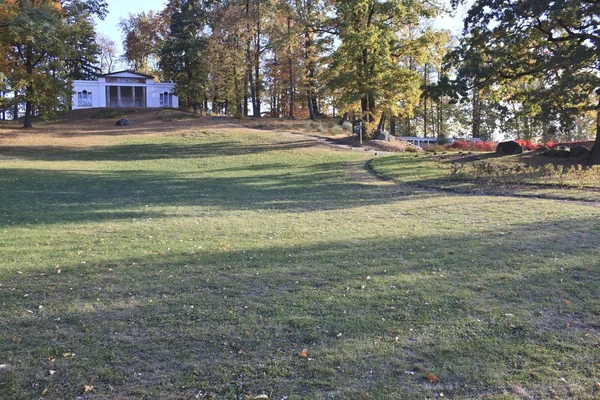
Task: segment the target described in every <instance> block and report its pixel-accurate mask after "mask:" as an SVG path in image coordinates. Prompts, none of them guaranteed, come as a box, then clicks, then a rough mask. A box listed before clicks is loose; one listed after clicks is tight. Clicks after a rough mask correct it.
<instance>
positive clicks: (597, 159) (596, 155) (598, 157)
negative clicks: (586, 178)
mask: <svg viewBox="0 0 600 400" xmlns="http://www.w3.org/2000/svg"><path fill="white" fill-rule="evenodd" d="M589 163H590V165H597V164H600V100H598V106H597V110H596V141H595V142H594V147H592V152H591V153H590V158H589Z"/></svg>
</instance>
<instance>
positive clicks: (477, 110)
mask: <svg viewBox="0 0 600 400" xmlns="http://www.w3.org/2000/svg"><path fill="white" fill-rule="evenodd" d="M472 107H473V121H472V124H471V136H472V137H473V138H478V137H481V102H480V101H479V90H478V89H477V88H473V101H472Z"/></svg>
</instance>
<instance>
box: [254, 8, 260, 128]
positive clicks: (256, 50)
mask: <svg viewBox="0 0 600 400" xmlns="http://www.w3.org/2000/svg"><path fill="white" fill-rule="evenodd" d="M260 2H261V0H258V1H257V2H256V35H255V38H256V42H255V43H254V96H255V100H254V102H255V103H256V108H255V109H254V118H260V28H261V27H260Z"/></svg>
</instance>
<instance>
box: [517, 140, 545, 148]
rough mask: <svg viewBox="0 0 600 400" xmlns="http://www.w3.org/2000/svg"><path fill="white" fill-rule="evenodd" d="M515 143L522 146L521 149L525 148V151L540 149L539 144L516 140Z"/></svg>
mask: <svg viewBox="0 0 600 400" xmlns="http://www.w3.org/2000/svg"><path fill="white" fill-rule="evenodd" d="M515 142H517V143H519V144H520V145H521V147H522V148H523V150H537V149H538V147H540V145H539V144H535V143H533V142H530V141H528V140H523V139H515Z"/></svg>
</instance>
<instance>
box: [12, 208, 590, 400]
mask: <svg viewBox="0 0 600 400" xmlns="http://www.w3.org/2000/svg"><path fill="white" fill-rule="evenodd" d="M582 227H586V229H585V231H586V232H589V234H590V237H588V238H587V239H588V240H589V241H590V242H591V243H593V242H596V243H597V242H598V240H599V239H600V238H599V232H600V229H599V228H600V224H599V223H598V221H589V220H585V221H584V220H577V219H565V220H558V221H552V222H547V223H540V224H534V225H515V226H514V227H513V234H512V235H511V236H510V237H507V236H506V235H503V234H501V233H500V232H494V233H491V234H490V235H488V236H486V237H484V238H481V237H465V236H464V235H459V234H456V235H454V234H452V235H432V236H430V237H426V238H419V239H408V240H396V239H378V240H362V241H361V243H360V246H357V244H356V242H354V241H351V242H350V241H337V242H336V241H331V242H328V243H322V244H314V245H306V246H291V247H285V248H284V247H278V246H274V247H272V248H261V249H256V250H251V251H248V250H246V251H215V252H209V253H203V254H191V253H180V254H170V255H169V254H167V255H166V256H165V257H146V258H132V259H128V260H124V259H119V260H107V261H106V262H102V263H97V264H95V265H86V266H82V265H71V266H64V271H63V273H62V274H60V275H58V274H50V273H47V274H46V275H44V276H41V275H40V273H42V272H49V271H47V270H46V269H44V268H42V269H40V270H39V271H30V272H31V274H30V275H26V274H24V275H14V276H13V277H10V278H8V279H5V280H4V282H3V283H4V286H5V287H16V288H17V289H16V290H14V291H8V290H1V291H0V301H2V302H4V304H7V305H8V306H6V307H5V308H4V309H3V310H1V311H0V316H1V317H0V322H2V323H1V324H0V326H2V327H3V328H2V331H1V332H0V333H2V335H3V337H5V338H7V339H8V338H11V337H12V338H15V337H16V338H18V340H14V339H13V340H12V341H11V340H3V341H1V342H0V354H3V355H4V357H5V359H3V361H6V362H7V363H9V364H10V365H12V366H14V368H15V370H16V372H9V373H10V374H12V375H10V376H11V377H12V378H11V379H14V382H13V383H12V386H10V387H8V386H6V384H5V387H4V388H5V389H6V388H7V387H8V388H9V389H11V388H12V389H11V390H14V393H17V394H23V397H31V396H33V395H38V394H39V393H41V392H42V390H43V389H44V388H45V387H51V388H52V393H53V394H54V395H57V396H59V397H60V396H63V397H65V396H67V395H75V394H76V392H77V391H78V390H80V388H81V387H82V385H83V384H84V383H85V384H93V385H94V387H95V392H94V394H95V395H96V396H109V397H110V396H115V398H125V397H127V396H130V397H136V396H142V397H143V396H147V397H155V398H157V397H168V396H169V395H172V396H183V397H190V396H194V395H196V394H197V393H198V391H200V392H206V393H212V394H213V395H215V396H216V397H231V398H233V397H234V396H245V395H251V394H252V395H254V396H255V395H258V394H260V393H270V397H272V398H282V397H283V396H289V395H298V396H302V395H303V396H306V397H311V398H315V397H323V398H325V397H327V396H329V395H334V394H336V395H337V396H342V397H355V396H359V397H360V394H361V393H369V394H370V396H373V397H376V398H379V397H386V396H385V395H386V394H387V396H391V397H396V398H398V396H400V394H401V393H407V392H408V393H411V394H414V395H417V394H418V395H419V397H432V396H434V395H437V394H438V393H440V392H441V391H443V392H444V393H445V395H446V396H449V397H451V398H455V397H458V398H466V397H469V398H471V397H480V396H484V395H486V394H487V393H492V394H500V393H502V392H503V391H505V390H508V391H509V392H510V390H511V386H510V385H508V384H507V383H506V382H508V381H514V382H515V383H517V384H519V385H521V386H523V387H525V388H526V390H528V391H530V393H531V394H532V396H533V395H536V396H535V397H545V396H544V395H545V394H547V393H548V392H547V391H548V390H549V389H551V390H553V391H555V392H556V393H557V395H558V396H559V397H569V396H570V395H572V394H573V393H579V396H575V397H578V398H584V397H585V396H583V395H589V396H588V397H589V398H591V397H592V392H593V385H590V388H589V390H588V389H582V390H584V391H583V392H577V390H579V389H580V388H581V387H584V386H585V385H586V382H587V381H589V380H591V381H594V380H595V378H596V372H595V371H594V369H593V366H594V365H595V363H596V360H595V353H594V352H590V351H588V346H587V345H585V344H586V343H587V342H589V343H587V344H588V345H589V347H590V348H591V346H593V345H594V344H595V340H596V339H595V338H594V335H591V336H590V337H589V339H586V338H585V337H584V335H583V333H584V332H588V333H589V332H596V333H597V332H598V329H599V327H600V324H599V321H598V316H597V311H598V309H599V306H600V303H599V301H598V299H597V297H596V296H595V295H594V294H595V293H597V290H598V289H599V282H600V271H599V270H600V265H598V261H597V260H598V259H599V257H598V250H597V249H598V247H597V246H596V247H587V248H583V247H577V246H573V244H572V243H571V242H570V241H568V240H566V237H565V235H564V232H565V231H569V230H570V231H578V230H580V229H582ZM532 231H534V232H536V236H535V237H531V236H530V232H532ZM548 243H555V246H553V247H552V248H551V249H549V248H548V247H547V244H548ZM421 248H424V249H427V250H423V251H420V252H413V251H410V249H421ZM474 249H475V250H476V251H475V252H473V250H474ZM450 250H451V252H450ZM555 252H560V253H561V260H560V262H551V261H548V260H549V259H550V258H551V257H553V256H554V254H555ZM592 253H595V257H590V255H592V256H593V254H592ZM491 254H492V255H497V254H503V255H504V256H503V257H495V258H490V255H491ZM590 259H593V260H596V261H595V264H593V265H586V264H587V262H586V263H585V264H584V260H590ZM357 260H374V261H376V262H375V263H374V264H372V263H370V262H363V263H357ZM564 263H566V264H568V265H570V267H568V268H567V270H564V269H563V270H562V271H561V268H560V266H561V265H562V264H564ZM549 264H551V266H550V267H549V266H548V265H549ZM586 266H587V267H590V269H586V268H585V267H586ZM109 268H110V269H109ZM367 276H369V277H370V279H367ZM583 279H585V281H586V285H585V286H584V287H582V286H580V285H579V283H580V281H581V280H583ZM482 287H485V289H482ZM24 293H28V294H29V295H28V296H27V297H23V295H24ZM563 299H570V303H569V304H566V303H564V302H563ZM40 304H43V305H44V308H42V309H38V305H40ZM28 309H29V310H34V312H33V313H28V312H27V311H26V310H28ZM569 321H571V323H572V329H564V326H565V323H566V322H569ZM338 333H341V336H340V335H338ZM303 348H308V355H309V357H310V359H306V358H303V357H300V355H299V353H300V351H301V350H302V349H303ZM69 353H75V354H76V355H75V357H65V356H63V354H69ZM49 358H56V361H54V362H52V363H50V362H49V361H47V360H48V359H49ZM590 365H591V366H592V367H589V368H588V366H590ZM565 368H566V369H565ZM49 369H53V370H57V371H58V375H56V376H50V375H48V373H47V371H48V370H49ZM406 371H411V372H413V373H414V374H412V375H411V374H408V373H406ZM0 372H1V371H0ZM428 373H435V375H436V376H437V377H439V382H438V381H436V382H433V383H430V382H428V381H427V380H426V379H425V377H426V375H427V374H428ZM532 374H537V378H536V379H532V378H531V375H532ZM4 376H8V375H6V374H5V375H0V385H1V384H2V382H3V381H2V378H3V377H4ZM559 376H566V377H567V378H566V379H567V380H569V386H567V385H564V384H562V383H561V381H560V380H559V379H558V377H559ZM6 379H8V378H6ZM6 379H5V381H6ZM9 384H10V381H9ZM573 391H575V392H573ZM5 393H11V392H9V391H6V392H5ZM25 394H26V395H25ZM378 395H379V397H378ZM400 397H401V396H400Z"/></svg>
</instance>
